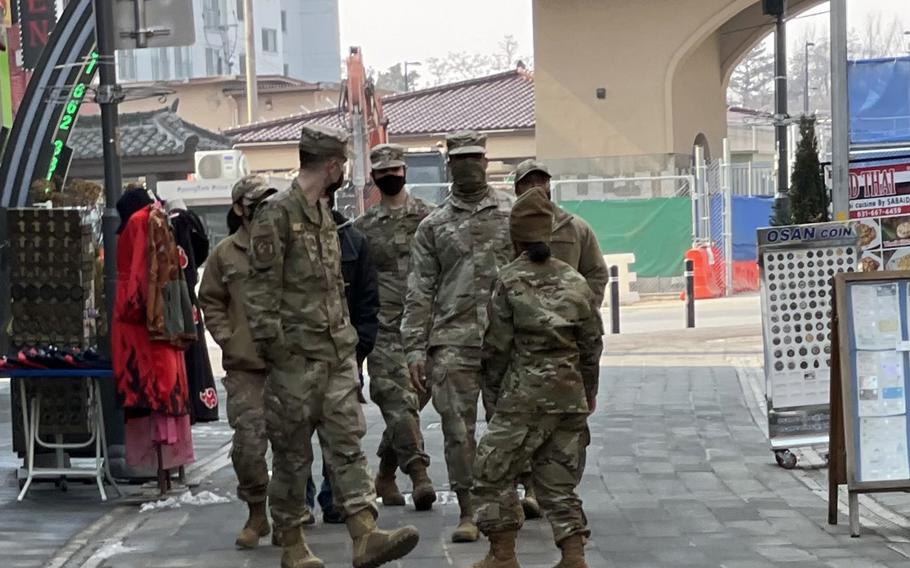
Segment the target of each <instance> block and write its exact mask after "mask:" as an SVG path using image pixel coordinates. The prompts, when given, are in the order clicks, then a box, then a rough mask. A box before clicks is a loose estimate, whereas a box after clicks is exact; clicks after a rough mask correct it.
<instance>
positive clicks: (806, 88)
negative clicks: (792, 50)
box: [803, 41, 815, 116]
mask: <svg viewBox="0 0 910 568" xmlns="http://www.w3.org/2000/svg"><path fill="white" fill-rule="evenodd" d="M810 47H815V44H814V43H812V42H811V41H807V42H806V69H805V72H804V74H803V78H804V79H805V83H804V85H803V89H804V90H803V115H805V116H809V48H810Z"/></svg>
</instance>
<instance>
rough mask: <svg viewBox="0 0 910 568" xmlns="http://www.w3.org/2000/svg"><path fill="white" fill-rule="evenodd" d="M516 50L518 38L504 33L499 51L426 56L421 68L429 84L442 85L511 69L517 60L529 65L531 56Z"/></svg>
mask: <svg viewBox="0 0 910 568" xmlns="http://www.w3.org/2000/svg"><path fill="white" fill-rule="evenodd" d="M519 53H520V52H519V44H518V41H516V40H515V37H514V36H511V35H507V36H505V37H503V39H502V41H500V42H499V46H498V50H497V51H496V52H495V53H493V54H491V55H485V54H481V53H470V52H467V51H455V52H449V53H448V54H447V55H446V56H445V57H441V58H440V57H431V58H430V59H427V60H426V62H425V65H424V67H423V69H424V70H425V71H426V72H427V74H428V75H429V77H428V78H429V82H430V84H431V85H433V86H435V85H442V84H445V83H451V82H454V81H464V80H467V79H474V78H476V77H483V76H485V75H490V74H491V73H496V72H499V71H506V70H508V69H514V68H515V66H516V65H517V63H518V62H519V61H521V62H522V64H524V66H525V67H531V66H532V64H533V59H532V58H531V57H527V56H520V55H519Z"/></svg>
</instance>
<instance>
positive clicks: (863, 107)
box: [847, 57, 910, 144]
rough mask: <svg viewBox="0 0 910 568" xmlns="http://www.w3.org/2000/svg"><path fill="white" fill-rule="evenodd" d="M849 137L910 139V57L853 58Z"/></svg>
mask: <svg viewBox="0 0 910 568" xmlns="http://www.w3.org/2000/svg"><path fill="white" fill-rule="evenodd" d="M847 78H848V80H847V85H848V91H849V99H850V141H851V142H853V143H854V144H888V143H895V142H910V57H892V58H887V59H866V60H862V61H851V62H849V63H848V67H847Z"/></svg>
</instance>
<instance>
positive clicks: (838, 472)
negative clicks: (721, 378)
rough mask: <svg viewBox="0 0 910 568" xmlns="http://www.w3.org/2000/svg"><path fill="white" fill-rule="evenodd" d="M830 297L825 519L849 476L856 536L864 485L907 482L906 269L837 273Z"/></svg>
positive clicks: (871, 488)
mask: <svg viewBox="0 0 910 568" xmlns="http://www.w3.org/2000/svg"><path fill="white" fill-rule="evenodd" d="M834 297H835V299H836V301H835V312H834V318H833V323H832V325H833V326H835V333H834V336H833V338H832V356H833V359H832V373H831V409H832V420H831V429H830V460H829V462H828V522H829V523H830V524H837V512H838V511H837V510H838V488H839V486H840V485H844V484H846V485H847V492H848V507H849V516H850V534H851V535H852V536H854V537H858V536H859V535H860V520H859V495H860V494H861V493H877V492H889V491H907V490H910V452H908V440H910V429H908V425H910V424H908V416H910V414H908V410H910V398H908V392H910V389H908V386H910V318H908V312H910V272H865V273H854V274H839V275H838V276H837V277H836V279H835V285H834Z"/></svg>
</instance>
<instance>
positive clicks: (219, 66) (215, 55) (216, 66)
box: [205, 47, 224, 76]
mask: <svg viewBox="0 0 910 568" xmlns="http://www.w3.org/2000/svg"><path fill="white" fill-rule="evenodd" d="M222 73H224V60H223V59H222V58H221V52H220V51H219V50H217V49H215V48H212V47H207V48H205V74H206V75H209V76H211V75H221V74H222Z"/></svg>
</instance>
